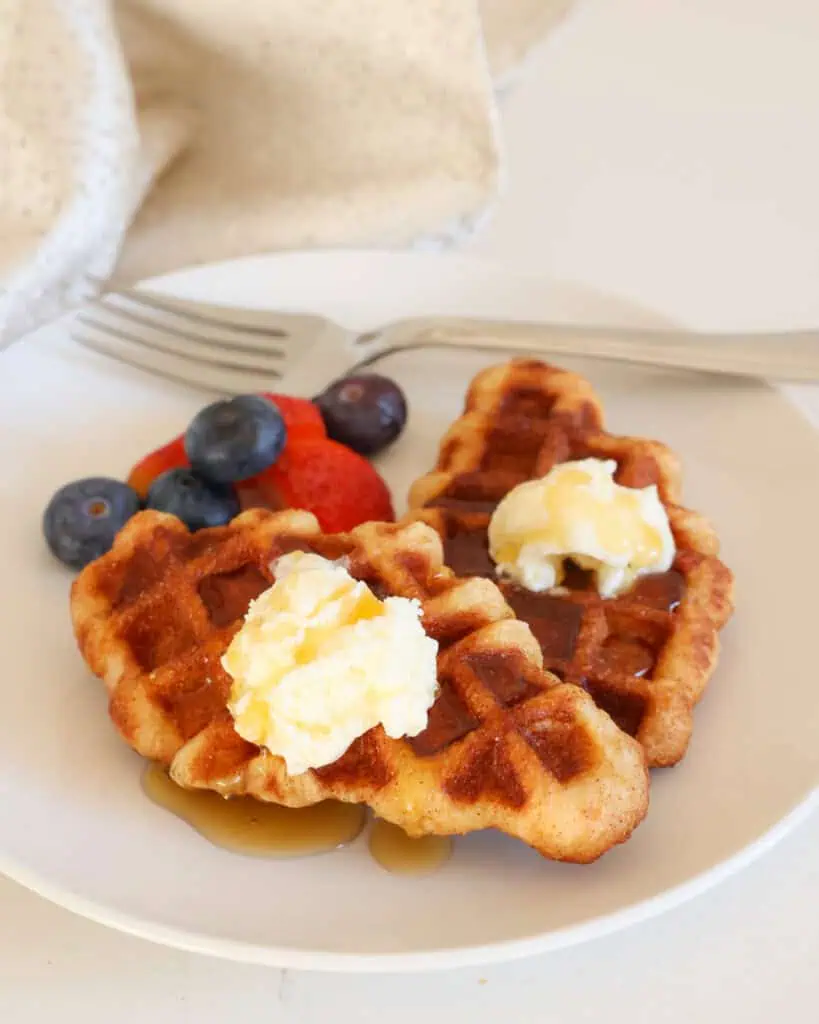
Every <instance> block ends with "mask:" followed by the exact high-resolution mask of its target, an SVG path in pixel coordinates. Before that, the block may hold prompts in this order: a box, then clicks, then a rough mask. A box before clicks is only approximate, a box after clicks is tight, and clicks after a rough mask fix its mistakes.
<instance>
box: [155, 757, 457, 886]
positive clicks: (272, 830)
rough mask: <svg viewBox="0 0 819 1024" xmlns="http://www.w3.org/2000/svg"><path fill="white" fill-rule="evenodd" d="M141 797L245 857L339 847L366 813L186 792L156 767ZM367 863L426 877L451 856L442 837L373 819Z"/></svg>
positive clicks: (335, 805) (340, 806) (332, 805)
mask: <svg viewBox="0 0 819 1024" xmlns="http://www.w3.org/2000/svg"><path fill="white" fill-rule="evenodd" d="M142 789H143V791H144V792H145V795H146V796H147V797H148V799H149V800H151V801H152V802H153V803H155V804H157V806H159V807H163V808H164V809H165V810H166V811H170V812H171V814H175V815H176V817H177V818H180V819H181V820H182V821H184V822H186V823H187V824H188V825H190V826H191V827H192V828H193V829H195V830H196V831H197V832H199V834H200V835H202V836H204V837H205V839H207V840H209V841H210V842H211V843H213V844H214V845H215V846H221V847H222V848H223V849H226V850H230V851H231V852H233V853H243V854H245V855H249V856H251V857H309V856H312V855H315V854H319V853H329V852H331V851H332V850H338V849H341V848H342V847H344V846H347V845H349V844H350V843H352V842H353V840H355V839H357V838H358V836H359V835H361V833H362V832H363V830H364V826H365V824H366V821H367V812H366V809H365V808H364V807H361V806H359V805H357V804H345V803H341V802H339V801H336V800H326V801H324V802H323V803H320V804H315V805H314V806H312V807H302V808H292V807H279V806H278V805H277V804H268V803H264V802H263V801H259V800H254V799H253V798H252V797H233V798H232V799H230V800H225V799H224V797H221V796H219V794H218V793H212V792H209V791H206V790H187V789H182V788H181V787H180V786H177V785H176V783H175V782H172V781H171V779H170V778H169V776H168V774H167V772H165V771H164V769H162V768H161V767H160V766H159V765H148V767H147V768H146V769H145V771H144V773H143V775H142ZM369 850H370V855H371V856H372V858H373V860H375V861H376V862H377V863H378V864H379V865H380V866H381V867H382V868H384V869H385V870H386V871H389V872H391V873H392V874H400V875H426V874H429V873H430V872H432V871H435V870H437V869H438V868H440V867H441V866H442V865H443V864H444V863H445V862H446V861H447V860H448V859H449V856H450V854H451V853H452V840H451V839H450V838H449V837H448V836H423V837H421V838H420V839H412V838H410V837H409V836H408V835H407V834H406V832H404V831H403V830H402V829H400V828H398V827H397V826H396V825H391V824H389V823H388V822H386V821H381V820H380V819H376V820H375V821H373V823H372V825H371V828H370V835H369Z"/></svg>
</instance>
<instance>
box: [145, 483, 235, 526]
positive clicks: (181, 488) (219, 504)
mask: <svg viewBox="0 0 819 1024" xmlns="http://www.w3.org/2000/svg"><path fill="white" fill-rule="evenodd" d="M146 504H147V507H148V508H152V509H155V510H156V511H157V512H170V514H171V515H172V516H176V518H177V519H181V520H182V522H183V523H184V524H185V526H187V527H188V529H189V530H202V529H204V528H205V527H207V526H224V525H225V523H229V522H230V521H231V519H233V517H234V516H237V515H238V514H239V499H238V498H237V497H236V492H235V491H234V490H233V488H232V487H231V486H230V485H229V484H214V483H211V482H210V481H209V480H205V479H204V477H201V476H199V474H198V473H196V472H195V471H194V470H192V469H169V470H167V471H166V472H165V473H162V474H160V476H158V477H157V478H156V480H154V482H153V483H152V484H151V486H150V489H149V491H148V500H147V502H146Z"/></svg>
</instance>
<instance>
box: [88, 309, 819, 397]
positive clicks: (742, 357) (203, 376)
mask: <svg viewBox="0 0 819 1024" xmlns="http://www.w3.org/2000/svg"><path fill="white" fill-rule="evenodd" d="M73 336H74V338H75V340H76V341H78V342H79V343H80V344H82V345H84V346H86V347H87V348H91V349H94V350H95V351H97V352H101V353H103V354H105V355H107V356H111V357H113V358H114V359H117V360H119V361H121V362H124V363H127V364H129V365H131V366H134V367H137V368H139V369H142V370H147V371H149V372H151V373H154V374H157V375H159V376H161V377H165V378H168V379H171V380H175V381H180V382H182V383H185V384H192V385H195V386H197V387H200V388H204V389H206V390H209V391H214V392H217V393H219V394H223V395H233V394H241V393H244V392H248V391H254V390H260V389H262V388H265V387H266V386H268V385H269V387H270V388H271V389H273V390H276V389H278V390H286V391H287V392H288V393H290V394H294V395H305V396H310V395H314V394H316V392H318V391H320V390H322V389H323V388H324V387H325V386H326V385H327V384H329V383H330V382H332V381H334V380H336V379H338V378H339V377H342V376H345V375H347V374H349V373H351V372H354V371H356V370H359V369H362V368H364V367H368V366H372V365H373V364H375V363H376V362H377V361H378V360H380V359H383V358H384V357H385V356H387V355H391V354H392V353H395V352H401V351H406V350H409V349H413V350H414V349H424V348H442V347H445V348H465V349H472V350H475V349H488V350H492V351H497V352H509V353H518V354H520V353H522V352H526V353H535V354H546V353H548V354H552V355H574V356H584V357H588V356H593V357H599V358H604V359H614V360H620V361H625V362H630V363H642V364H648V365H651V366H665V367H676V368H681V369H689V370H700V371H704V372H707V373H718V374H734V375H741V376H751V377H771V378H778V379H782V380H803V381H804V380H812V381H816V380H819V331H809V330H806V331H788V332H781V333H756V334H744V333H743V334H727V333H726V334H704V333H693V332H691V333H690V332H683V331H672V330H654V329H646V328H636V327H606V326H585V325H584V326H580V325H577V324H557V323H549V324H547V323H523V322H501V321H492V320H472V319H465V318H458V317H429V318H414V319H406V320H399V321H395V322H394V323H391V324H387V325H385V326H383V327H381V328H379V329H378V330H374V331H367V332H365V333H358V332H356V331H351V330H347V329H345V328H344V327H342V326H341V325H340V324H337V323H334V322H333V321H331V320H329V319H327V318H325V317H322V316H316V315H312V314H302V313H276V312H268V311H266V310H251V309H239V308H234V307H228V306H218V305H212V304H210V303H202V302H192V301H190V300H188V299H178V298H176V297H173V298H172V297H169V296H166V295H163V294H159V293H155V292H150V291H145V290H141V289H131V290H125V291H120V292H111V293H108V294H107V295H105V296H103V297H102V298H101V299H100V300H99V301H97V302H95V303H93V304H92V305H90V306H88V307H86V308H85V309H84V310H82V311H81V312H80V313H79V314H78V315H77V317H76V318H75V321H74V327H73Z"/></svg>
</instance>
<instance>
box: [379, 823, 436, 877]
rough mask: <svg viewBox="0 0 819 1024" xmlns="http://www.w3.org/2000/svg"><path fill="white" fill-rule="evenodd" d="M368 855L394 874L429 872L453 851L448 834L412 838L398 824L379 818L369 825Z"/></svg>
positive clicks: (422, 873)
mask: <svg viewBox="0 0 819 1024" xmlns="http://www.w3.org/2000/svg"><path fill="white" fill-rule="evenodd" d="M369 846H370V856H371V857H372V858H373V860H374V861H376V862H377V863H378V864H380V865H381V867H382V868H384V869H385V870H387V871H391V872H392V873H393V874H395V875H428V874H430V872H432V871H437V870H438V868H440V867H441V866H442V865H443V864H445V863H446V862H447V861H448V860H449V858H450V856H451V854H452V840H451V839H450V837H449V836H421V837H419V838H418V839H413V838H412V837H411V836H408V835H407V833H406V832H405V831H404V830H403V829H401V828H399V827H398V826H397V825H391V824H390V822H388V821H382V820H381V819H380V818H376V820H375V821H374V822H373V823H372V827H371V828H370V842H369Z"/></svg>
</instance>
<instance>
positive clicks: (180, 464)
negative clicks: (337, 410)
mask: <svg viewBox="0 0 819 1024" xmlns="http://www.w3.org/2000/svg"><path fill="white" fill-rule="evenodd" d="M263 394H264V397H265V398H267V399H268V400H269V401H271V402H273V403H274V404H275V405H276V407H277V408H278V410H279V412H280V413H281V414H282V419H283V420H284V424H285V426H286V427H287V443H288V444H289V443H290V442H291V441H294V442H296V441H302V440H308V439H310V438H322V437H326V436H327V431H326V430H325V429H324V420H323V419H322V417H321V413H320V412H319V410H318V408H317V407H316V406H315V405H313V403H312V402H308V401H307V399H306V398H292V397H291V396H290V395H276V394H271V393H269V392H264V393H263ZM189 465H190V463H189V462H188V457H187V455H186V454H185V435H184V434H180V435H179V437H175V438H174V439H173V441H169V442H168V443H167V444H165V445H163V446H162V447H161V448H157V449H156V451H153V452H151V453H150V455H146V456H145V458H144V459H140V461H139V462H138V463H137V464H136V465H135V466H134V468H133V469H132V470H131V472H130V473H129V474H128V484H129V486H130V487H133V489H134V490H135V491H136V492H137V494H138V495H139V496H140V497H141V498H143V499H144V498H146V497H147V495H148V489H149V488H150V486H151V484H152V483H153V482H154V480H156V478H157V477H158V476H159V475H160V474H161V473H164V472H165V471H166V470H168V469H182V468H184V467H187V466H189ZM255 504H256V505H258V504H259V502H258V501H257V502H255ZM245 507H246V508H247V507H249V506H248V505H245Z"/></svg>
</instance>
